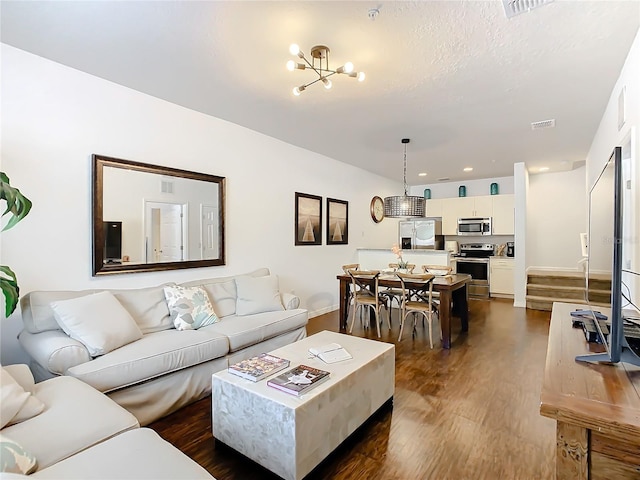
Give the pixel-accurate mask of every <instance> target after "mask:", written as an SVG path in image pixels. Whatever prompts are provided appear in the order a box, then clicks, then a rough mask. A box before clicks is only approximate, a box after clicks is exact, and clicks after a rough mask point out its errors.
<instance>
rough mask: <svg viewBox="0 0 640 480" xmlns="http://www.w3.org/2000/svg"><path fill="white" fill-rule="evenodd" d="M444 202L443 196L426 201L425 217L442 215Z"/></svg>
mask: <svg viewBox="0 0 640 480" xmlns="http://www.w3.org/2000/svg"><path fill="white" fill-rule="evenodd" d="M442 202H443V200H442V199H441V198H435V199H431V200H425V201H424V211H425V213H424V216H425V217H442Z"/></svg>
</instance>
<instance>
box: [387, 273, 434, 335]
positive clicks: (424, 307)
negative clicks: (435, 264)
mask: <svg viewBox="0 0 640 480" xmlns="http://www.w3.org/2000/svg"><path fill="white" fill-rule="evenodd" d="M396 275H397V276H398V278H399V279H400V285H401V287H402V305H401V307H400V308H401V310H400V335H398V341H400V340H401V339H402V331H403V330H404V324H405V322H406V320H407V317H408V316H409V315H410V314H413V315H414V320H413V330H412V332H411V335H412V336H415V334H416V322H417V319H418V315H420V316H422V318H423V320H425V319H426V320H427V323H428V324H429V344H430V345H431V348H433V280H434V279H435V278H436V277H435V275H431V274H429V273H424V274H406V273H397V274H396Z"/></svg>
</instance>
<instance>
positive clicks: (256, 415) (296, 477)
mask: <svg viewBox="0 0 640 480" xmlns="http://www.w3.org/2000/svg"><path fill="white" fill-rule="evenodd" d="M328 343H339V344H340V345H342V346H343V347H344V348H346V349H347V350H348V351H349V353H351V355H352V356H353V358H352V359H351V360H345V361H342V362H338V363H333V364H326V363H324V362H323V361H322V360H320V359H317V358H309V353H308V350H309V348H310V347H318V346H321V345H325V344H328ZM270 353H273V354H274V355H277V356H279V357H283V358H286V359H288V360H290V361H291V367H290V368H292V367H294V366H296V365H299V364H305V365H309V366H311V367H317V368H321V369H323V370H327V371H329V372H331V377H330V379H329V380H327V381H326V382H324V383H322V384H320V385H318V386H317V387H315V388H314V389H312V390H310V391H309V392H307V393H306V394H305V395H302V396H300V397H296V396H294V395H289V394H287V393H285V392H281V391H279V390H276V389H275V388H272V387H269V386H268V385H267V380H266V379H265V380H261V381H259V382H256V383H254V382H251V381H250V380H245V379H243V378H240V377H238V376H236V375H232V374H230V373H228V372H227V371H222V372H218V373H216V374H214V375H213V378H212V396H213V398H212V417H213V436H214V437H215V438H216V439H217V440H219V441H221V442H223V443H225V444H226V445H228V446H230V447H232V448H233V449H235V450H237V451H238V452H240V453H242V454H243V455H245V456H247V457H249V458H251V459H252V460H254V461H255V462H257V463H259V464H260V465H262V466H263V467H265V468H267V469H268V470H270V471H272V472H274V473H276V474H277V475H279V476H281V477H283V478H285V479H286V480H300V479H301V478H303V477H304V476H305V475H307V474H308V473H309V472H310V471H311V470H313V468H314V467H315V466H316V465H318V464H319V463H320V462H321V461H322V460H323V459H325V458H326V457H327V456H328V455H329V454H330V453H331V452H332V451H333V450H334V449H335V448H336V447H337V446H338V445H340V443H342V442H343V441H344V440H345V439H346V438H347V437H348V436H349V435H350V434H351V433H353V432H354V431H355V430H356V429H357V428H358V427H359V426H360V425H362V424H363V423H364V422H365V421H366V420H367V419H368V418H369V417H370V416H371V415H372V414H373V413H374V412H375V411H376V410H378V409H379V408H380V407H381V406H382V405H383V404H384V403H385V402H387V401H389V400H390V399H392V398H393V392H394V385H395V347H394V345H393V344H390V343H383V342H378V341H375V340H367V339H364V338H359V337H354V336H351V335H343V334H340V333H335V332H329V331H324V332H320V333H317V334H315V335H312V336H310V337H307V338H305V339H304V340H301V341H299V342H296V343H293V344H291V345H287V346H285V347H282V348H278V349H277V350H273V351H272V352H270ZM276 375H277V374H276ZM274 376H275V375H274Z"/></svg>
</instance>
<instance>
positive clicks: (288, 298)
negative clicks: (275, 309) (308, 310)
mask: <svg viewBox="0 0 640 480" xmlns="http://www.w3.org/2000/svg"><path fill="white" fill-rule="evenodd" d="M280 297H281V300H282V305H284V309H285V310H295V309H296V308H298V307H299V306H300V297H298V296H297V295H294V294H293V293H289V292H283V293H280Z"/></svg>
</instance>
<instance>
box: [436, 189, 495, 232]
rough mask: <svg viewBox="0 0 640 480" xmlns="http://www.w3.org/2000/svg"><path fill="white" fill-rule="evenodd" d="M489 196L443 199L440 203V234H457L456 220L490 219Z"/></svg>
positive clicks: (490, 205)
mask: <svg viewBox="0 0 640 480" xmlns="http://www.w3.org/2000/svg"><path fill="white" fill-rule="evenodd" d="M492 205H493V202H492V199H491V195H481V196H478V197H454V198H445V199H443V201H442V233H443V234H444V235H457V234H458V218H474V217H491V216H492V209H493V207H492Z"/></svg>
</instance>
